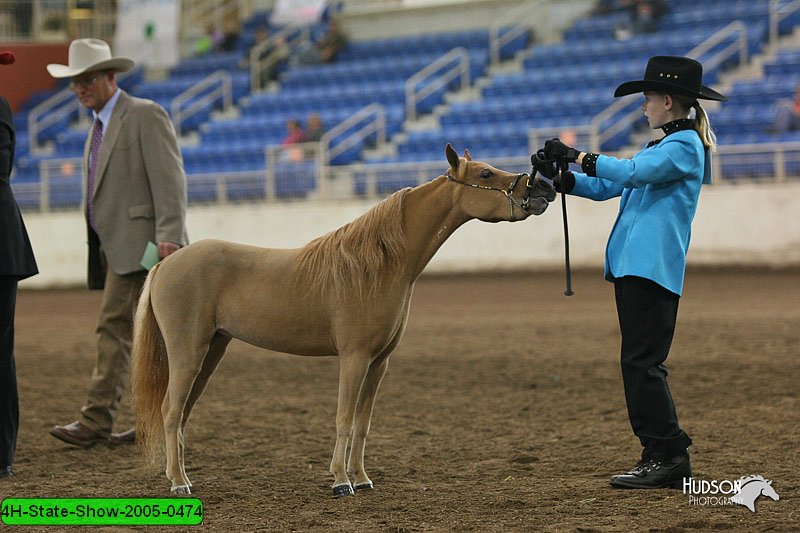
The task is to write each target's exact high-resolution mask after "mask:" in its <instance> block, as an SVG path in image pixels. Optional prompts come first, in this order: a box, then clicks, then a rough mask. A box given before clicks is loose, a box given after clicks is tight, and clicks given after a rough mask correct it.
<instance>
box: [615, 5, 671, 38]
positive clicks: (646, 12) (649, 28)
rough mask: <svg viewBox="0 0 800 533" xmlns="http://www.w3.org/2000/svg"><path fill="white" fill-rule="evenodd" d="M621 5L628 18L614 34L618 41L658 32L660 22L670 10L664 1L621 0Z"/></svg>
mask: <svg viewBox="0 0 800 533" xmlns="http://www.w3.org/2000/svg"><path fill="white" fill-rule="evenodd" d="M621 4H622V8H623V10H624V11H626V12H627V15H628V16H627V20H625V22H623V23H622V24H621V25H620V26H618V27H617V29H616V30H615V32H614V36H615V37H616V38H617V39H618V40H625V39H629V38H630V37H631V36H632V35H639V34H642V33H653V32H656V31H658V21H659V20H660V19H661V17H663V16H664V15H665V14H666V13H667V10H668V7H667V4H666V2H665V1H664V0H621Z"/></svg>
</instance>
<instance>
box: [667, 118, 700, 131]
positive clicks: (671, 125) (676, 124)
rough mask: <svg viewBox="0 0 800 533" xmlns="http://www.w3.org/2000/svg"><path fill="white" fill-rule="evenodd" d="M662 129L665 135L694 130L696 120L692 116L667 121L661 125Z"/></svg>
mask: <svg viewBox="0 0 800 533" xmlns="http://www.w3.org/2000/svg"><path fill="white" fill-rule="evenodd" d="M661 129H662V130H663V131H664V135H670V134H672V133H675V132H676V131H683V130H693V129H694V120H692V119H690V118H679V119H678V120H673V121H672V122H667V123H666V124H664V125H663V126H661Z"/></svg>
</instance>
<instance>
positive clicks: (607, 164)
mask: <svg viewBox="0 0 800 533" xmlns="http://www.w3.org/2000/svg"><path fill="white" fill-rule="evenodd" d="M701 165H702V162H701V161H698V153H697V151H696V149H695V147H694V146H693V145H692V144H691V143H690V142H688V141H686V140H681V139H677V138H676V139H668V140H664V141H663V142H661V143H659V144H658V145H656V146H655V147H653V148H649V149H645V150H642V151H641V152H639V153H638V154H636V155H635V156H634V157H633V159H617V158H616V157H611V156H607V155H600V156H598V157H597V176H598V177H599V178H602V179H605V180H608V181H610V182H613V183H615V184H618V185H621V186H622V187H626V188H638V187H643V186H645V185H648V184H655V183H667V182H670V181H676V180H679V179H682V178H683V177H684V176H686V175H688V174H691V173H692V172H693V171H694V169H696V168H698V166H701Z"/></svg>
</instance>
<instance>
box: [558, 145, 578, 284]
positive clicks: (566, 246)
mask: <svg viewBox="0 0 800 533" xmlns="http://www.w3.org/2000/svg"><path fill="white" fill-rule="evenodd" d="M568 168H569V163H567V162H566V160H562V161H559V168H558V178H559V180H561V216H562V218H563V219H564V269H565V274H566V284H567V287H566V289H565V290H564V296H572V295H573V294H575V293H574V292H572V269H571V268H570V265H569V224H568V223H567V193H566V192H564V189H565V187H564V185H565V184H564V180H563V179H562V173H563V172H564V171H566V170H567V169H568Z"/></svg>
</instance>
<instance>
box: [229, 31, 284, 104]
mask: <svg viewBox="0 0 800 533" xmlns="http://www.w3.org/2000/svg"><path fill="white" fill-rule="evenodd" d="M254 51H257V52H256V53H257V56H256V59H257V60H258V61H259V63H261V64H262V67H261V71H260V77H259V84H260V85H259V87H261V88H262V89H263V88H264V87H266V86H267V83H269V82H271V81H276V80H277V79H278V74H279V73H280V69H281V68H282V67H283V66H284V65H285V64H286V62H287V61H288V60H289V45H288V44H287V43H286V39H284V38H283V37H282V36H280V35H277V36H275V37H273V39H272V41H270V38H269V32H268V31H267V28H266V27H265V26H259V27H258V28H256V31H255V33H254V42H253V46H251V47H250V50H248V52H247V55H246V56H245V57H243V58H242V59H241V60H240V61H239V67H240V68H250V61H252V59H253V57H252V56H253V53H254Z"/></svg>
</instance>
